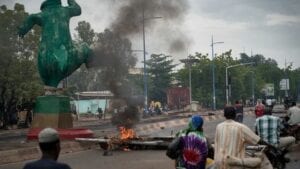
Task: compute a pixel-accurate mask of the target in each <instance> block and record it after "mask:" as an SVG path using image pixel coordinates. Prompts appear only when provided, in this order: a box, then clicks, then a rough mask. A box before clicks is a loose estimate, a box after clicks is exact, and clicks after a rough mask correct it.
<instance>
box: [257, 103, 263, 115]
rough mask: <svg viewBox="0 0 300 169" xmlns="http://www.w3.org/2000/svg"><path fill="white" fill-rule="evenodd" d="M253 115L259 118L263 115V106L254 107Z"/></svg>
mask: <svg viewBox="0 0 300 169" xmlns="http://www.w3.org/2000/svg"><path fill="white" fill-rule="evenodd" d="M255 115H256V117H261V116H263V115H264V106H262V105H258V106H256V107H255Z"/></svg>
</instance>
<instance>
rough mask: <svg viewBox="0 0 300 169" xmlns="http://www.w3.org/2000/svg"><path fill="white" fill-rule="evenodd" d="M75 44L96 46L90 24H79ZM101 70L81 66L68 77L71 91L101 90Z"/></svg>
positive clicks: (94, 34)
mask: <svg viewBox="0 0 300 169" xmlns="http://www.w3.org/2000/svg"><path fill="white" fill-rule="evenodd" d="M75 30H76V31H77V34H76V35H75V36H76V39H75V43H76V42H77V43H78V42H79V43H82V42H85V43H87V44H88V45H90V46H92V45H94V44H95V38H96V33H95V31H94V30H93V29H92V28H91V25H90V23H88V22H86V21H80V22H78V25H77V27H76V28H75ZM99 72H100V70H99V68H95V67H92V68H90V69H89V70H88V69H87V68H86V65H81V67H80V68H79V69H77V70H76V71H75V72H74V73H73V74H72V75H71V76H70V77H68V83H69V86H68V88H69V90H70V91H72V90H76V91H91V90H97V89H99V87H97V86H100V85H99V84H100V82H99V78H98V76H99Z"/></svg>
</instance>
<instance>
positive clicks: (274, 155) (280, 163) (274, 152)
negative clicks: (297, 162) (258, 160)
mask: <svg viewBox="0 0 300 169" xmlns="http://www.w3.org/2000/svg"><path fill="white" fill-rule="evenodd" d="M257 151H261V152H263V153H264V154H265V155H266V157H267V158H268V160H269V161H270V163H271V164H272V166H273V168H274V169H284V168H285V166H286V162H287V160H286V158H285V154H286V153H287V151H286V150H285V149H283V150H280V149H278V148H275V147H269V146H265V145H256V146H247V147H246V153H247V154H248V155H250V156H252V157H253V156H255V152H257ZM253 152H254V153H253ZM261 168H263V167H261Z"/></svg>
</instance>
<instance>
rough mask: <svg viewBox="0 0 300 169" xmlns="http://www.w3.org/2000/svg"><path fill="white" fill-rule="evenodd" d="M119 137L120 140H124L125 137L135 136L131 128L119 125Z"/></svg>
mask: <svg viewBox="0 0 300 169" xmlns="http://www.w3.org/2000/svg"><path fill="white" fill-rule="evenodd" d="M119 130H120V139H121V140H126V139H131V138H134V137H135V132H134V130H133V129H127V128H125V127H120V128H119Z"/></svg>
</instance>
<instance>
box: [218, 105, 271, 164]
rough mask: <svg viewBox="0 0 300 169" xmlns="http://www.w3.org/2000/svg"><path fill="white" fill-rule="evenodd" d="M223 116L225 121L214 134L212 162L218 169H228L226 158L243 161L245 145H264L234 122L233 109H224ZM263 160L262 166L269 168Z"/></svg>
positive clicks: (253, 134) (242, 125) (244, 127)
mask: <svg viewBox="0 0 300 169" xmlns="http://www.w3.org/2000/svg"><path fill="white" fill-rule="evenodd" d="M224 116H225V118H226V120H225V121H224V122H222V123H220V124H218V125H217V128H216V133H215V145H214V146H215V147H214V148H215V155H214V160H215V164H216V166H217V168H218V169H230V167H229V166H228V165H227V161H226V157H227V156H232V157H235V158H239V159H243V158H244V157H245V145H246V144H252V145H255V144H266V143H265V142H263V141H262V140H261V139H260V137H259V136H258V135H256V134H255V133H254V132H253V131H252V130H251V129H250V128H248V127H247V126H246V125H244V124H242V123H238V122H236V121H234V120H235V118H236V110H235V108H234V107H232V106H228V107H225V109H224ZM264 159H265V160H266V161H265V162H264V164H265V165H266V166H269V167H270V166H271V164H270V162H269V161H268V160H267V159H266V158H264ZM265 168H268V167H265Z"/></svg>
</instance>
